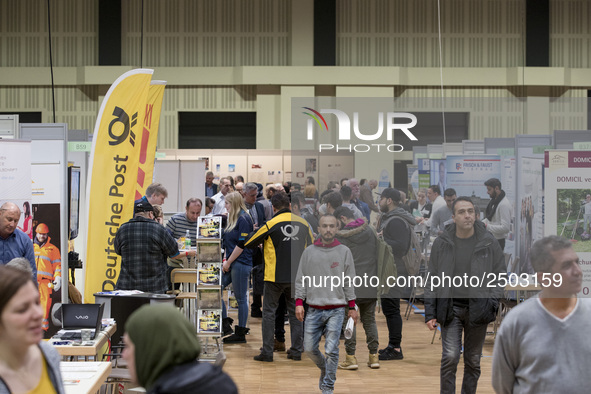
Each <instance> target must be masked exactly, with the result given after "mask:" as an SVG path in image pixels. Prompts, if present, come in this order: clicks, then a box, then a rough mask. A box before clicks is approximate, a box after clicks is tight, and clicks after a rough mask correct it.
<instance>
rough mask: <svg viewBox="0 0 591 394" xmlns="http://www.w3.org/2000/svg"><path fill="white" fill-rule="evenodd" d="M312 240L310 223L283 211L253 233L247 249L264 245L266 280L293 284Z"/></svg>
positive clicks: (286, 210) (248, 240)
mask: <svg viewBox="0 0 591 394" xmlns="http://www.w3.org/2000/svg"><path fill="white" fill-rule="evenodd" d="M313 241H314V239H313V236H312V231H310V226H308V222H306V221H305V220H304V219H302V218H301V217H299V216H297V215H294V214H293V213H291V212H290V211H289V209H282V210H280V211H278V212H277V213H276V214H275V215H273V217H272V218H271V220H269V221H267V223H265V224H264V225H263V226H262V227H261V228H259V229H258V230H257V231H255V232H254V233H252V234H251V235H250V236H249V237H248V238H247V240H246V241H245V242H244V247H246V248H255V247H257V246H258V245H259V244H260V243H261V242H263V254H264V257H265V281H268V282H275V283H292V282H293V280H295V277H296V273H297V270H298V264H299V263H300V258H301V257H302V253H303V252H304V249H306V247H308V246H309V245H311V244H312V242H313Z"/></svg>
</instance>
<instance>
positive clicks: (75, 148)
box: [68, 141, 92, 152]
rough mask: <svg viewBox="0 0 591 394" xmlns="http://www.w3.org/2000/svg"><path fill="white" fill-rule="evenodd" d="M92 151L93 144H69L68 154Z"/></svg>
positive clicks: (80, 142) (79, 142) (77, 142)
mask: <svg viewBox="0 0 591 394" xmlns="http://www.w3.org/2000/svg"><path fill="white" fill-rule="evenodd" d="M90 149H92V142H85V141H74V142H68V152H90Z"/></svg>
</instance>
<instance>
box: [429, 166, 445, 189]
mask: <svg viewBox="0 0 591 394" xmlns="http://www.w3.org/2000/svg"><path fill="white" fill-rule="evenodd" d="M429 165H430V167H431V185H437V186H439V193H440V194H441V195H443V192H444V191H445V189H447V188H448V187H449V186H447V175H446V160H445V159H437V160H434V159H430V160H429Z"/></svg>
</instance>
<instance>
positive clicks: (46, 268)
mask: <svg viewBox="0 0 591 394" xmlns="http://www.w3.org/2000/svg"><path fill="white" fill-rule="evenodd" d="M35 232H36V233H37V235H36V236H35V241H34V247H35V263H36V264H37V282H38V283H39V295H40V297H41V306H42V307H43V329H44V330H45V331H47V329H48V328H49V312H50V310H51V294H52V293H53V291H59V290H60V288H61V286H62V278H61V277H62V260H61V255H60V250H59V248H58V247H57V246H55V245H53V244H52V243H51V242H50V241H51V238H49V227H47V225H46V224H45V223H40V224H39V225H38V226H37V228H36V230H35Z"/></svg>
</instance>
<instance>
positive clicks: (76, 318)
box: [61, 303, 105, 340]
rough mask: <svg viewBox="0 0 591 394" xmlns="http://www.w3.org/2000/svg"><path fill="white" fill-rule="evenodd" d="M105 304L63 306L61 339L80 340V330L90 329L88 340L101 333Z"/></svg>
mask: <svg viewBox="0 0 591 394" xmlns="http://www.w3.org/2000/svg"><path fill="white" fill-rule="evenodd" d="M104 309H105V304H104V303H102V304H63V305H62V329H63V330H65V332H64V333H62V335H61V338H62V339H81V332H80V330H81V329H83V328H84V329H86V328H89V329H92V334H91V336H90V339H91V340H93V339H95V338H96V336H97V334H98V333H99V332H100V331H101V328H102V327H101V325H102V320H103V311H104Z"/></svg>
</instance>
